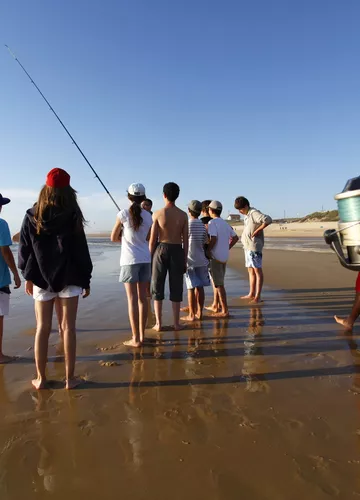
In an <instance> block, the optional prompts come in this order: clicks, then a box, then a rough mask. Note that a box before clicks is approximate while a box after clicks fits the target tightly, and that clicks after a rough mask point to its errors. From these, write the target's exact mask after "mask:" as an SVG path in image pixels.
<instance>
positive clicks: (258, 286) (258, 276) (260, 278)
mask: <svg viewBox="0 0 360 500" xmlns="http://www.w3.org/2000/svg"><path fill="white" fill-rule="evenodd" d="M254 274H255V291H256V293H255V297H254V300H252V301H251V302H253V303H255V304H257V303H258V302H260V301H261V291H262V287H263V284H264V273H263V270H262V269H256V268H255V269H254Z"/></svg>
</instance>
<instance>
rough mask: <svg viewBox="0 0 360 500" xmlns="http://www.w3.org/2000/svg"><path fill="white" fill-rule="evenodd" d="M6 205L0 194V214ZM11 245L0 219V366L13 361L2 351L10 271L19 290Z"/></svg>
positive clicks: (3, 223)
mask: <svg viewBox="0 0 360 500" xmlns="http://www.w3.org/2000/svg"><path fill="white" fill-rule="evenodd" d="M8 203H10V200H9V198H3V197H2V195H1V194H0V212H1V210H2V207H3V206H4V205H7V204H8ZM11 245H12V241H11V235H10V230H9V226H8V223H7V222H6V221H5V220H4V219H1V218H0V364H4V363H9V362H10V361H13V359H14V358H12V357H10V356H5V354H3V351H2V339H3V331H4V316H7V315H8V314H9V304H10V287H9V285H10V284H11V276H10V271H11V272H12V273H13V275H14V281H15V288H19V287H20V285H21V281H20V276H19V273H18V270H17V268H16V264H15V260H14V256H13V254H12V252H11V250H10V246H11Z"/></svg>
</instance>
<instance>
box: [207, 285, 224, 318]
mask: <svg viewBox="0 0 360 500" xmlns="http://www.w3.org/2000/svg"><path fill="white" fill-rule="evenodd" d="M211 284H212V287H213V291H214V300H213V303H212V304H211V306H209V307H205V309H207V310H208V311H212V312H219V311H220V300H219V292H218V289H217V288H215V285H214V282H213V281H212V280H211Z"/></svg>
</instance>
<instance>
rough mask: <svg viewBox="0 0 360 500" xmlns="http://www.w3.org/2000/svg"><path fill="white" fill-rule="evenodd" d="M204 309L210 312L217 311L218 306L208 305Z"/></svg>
mask: <svg viewBox="0 0 360 500" xmlns="http://www.w3.org/2000/svg"><path fill="white" fill-rule="evenodd" d="M205 309H206V310H207V311H211V312H219V308H218V307H216V306H214V305H211V306H208V307H205Z"/></svg>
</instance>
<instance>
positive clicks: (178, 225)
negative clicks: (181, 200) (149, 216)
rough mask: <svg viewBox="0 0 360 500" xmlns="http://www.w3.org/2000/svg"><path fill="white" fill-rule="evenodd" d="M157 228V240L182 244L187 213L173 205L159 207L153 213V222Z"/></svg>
mask: <svg viewBox="0 0 360 500" xmlns="http://www.w3.org/2000/svg"><path fill="white" fill-rule="evenodd" d="M155 221H156V222H157V224H158V228H159V234H158V241H159V242H160V243H170V244H174V245H182V236H183V231H184V226H185V225H186V224H187V215H186V213H185V212H184V211H183V210H180V208H178V207H176V206H175V205H172V206H166V207H164V208H161V209H160V210H158V211H157V212H156V213H155V214H154V222H155Z"/></svg>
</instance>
